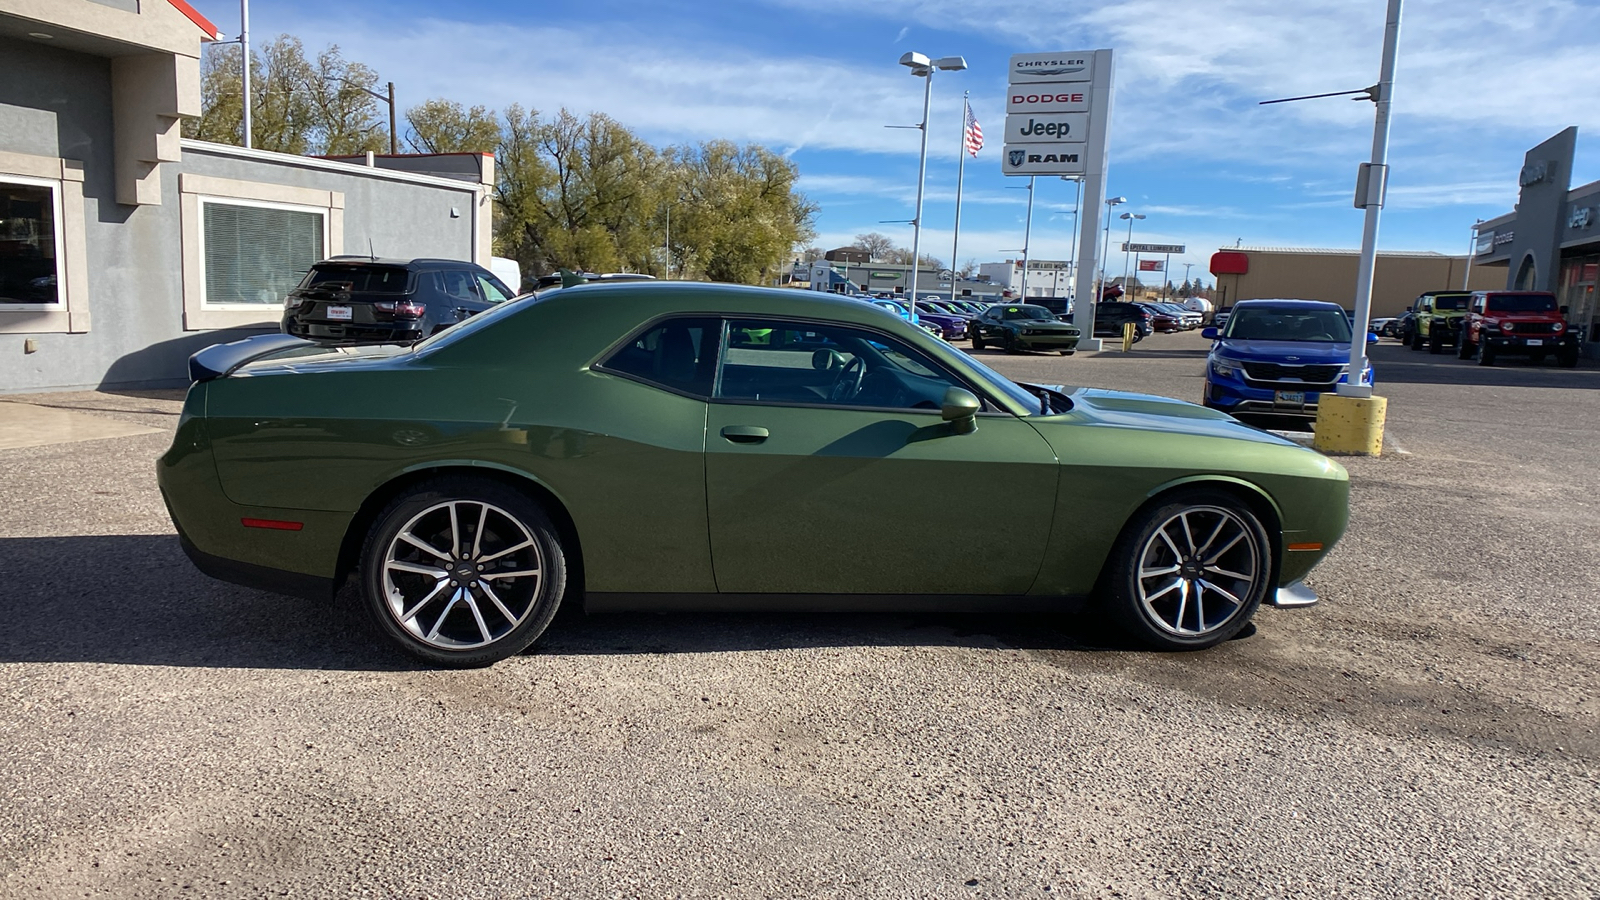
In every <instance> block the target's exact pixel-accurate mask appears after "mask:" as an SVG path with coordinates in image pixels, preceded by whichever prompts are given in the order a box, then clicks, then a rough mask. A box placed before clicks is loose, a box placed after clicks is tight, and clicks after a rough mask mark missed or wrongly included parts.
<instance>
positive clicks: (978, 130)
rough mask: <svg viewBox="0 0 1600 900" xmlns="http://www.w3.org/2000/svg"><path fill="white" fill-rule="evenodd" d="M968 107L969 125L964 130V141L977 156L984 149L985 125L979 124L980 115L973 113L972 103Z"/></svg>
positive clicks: (968, 149)
mask: <svg viewBox="0 0 1600 900" xmlns="http://www.w3.org/2000/svg"><path fill="white" fill-rule="evenodd" d="M966 107H967V127H966V129H965V130H964V131H963V132H962V141H963V143H964V144H965V146H966V148H967V152H968V153H971V154H972V155H973V156H977V155H978V151H979V150H982V149H983V126H981V125H979V124H978V117H977V116H975V115H973V114H972V104H970V103H968V104H966Z"/></svg>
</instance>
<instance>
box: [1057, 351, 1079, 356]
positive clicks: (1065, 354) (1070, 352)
mask: <svg viewBox="0 0 1600 900" xmlns="http://www.w3.org/2000/svg"><path fill="white" fill-rule="evenodd" d="M1076 352H1078V351H1076V350H1062V351H1060V353H1061V355H1062V356H1071V355H1072V354H1074V353H1076Z"/></svg>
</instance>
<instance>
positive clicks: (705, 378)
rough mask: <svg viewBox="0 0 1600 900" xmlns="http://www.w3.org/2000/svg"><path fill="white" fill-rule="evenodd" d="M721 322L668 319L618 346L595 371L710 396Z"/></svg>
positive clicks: (709, 319) (692, 393) (710, 319)
mask: <svg viewBox="0 0 1600 900" xmlns="http://www.w3.org/2000/svg"><path fill="white" fill-rule="evenodd" d="M721 336H722V320H720V319H715V318H709V317H704V316H695V317H684V318H677V319H668V320H667V321H665V322H662V323H660V324H658V325H656V326H654V327H652V328H647V329H645V330H644V331H643V332H640V333H639V334H638V335H637V336H636V337H634V338H633V340H631V341H629V342H627V343H626V344H624V345H622V346H621V347H618V348H617V350H616V351H615V352H614V353H612V354H611V355H610V356H609V357H607V358H606V360H605V362H602V363H601V364H600V365H599V366H598V367H597V368H600V369H603V370H605V371H608V372H616V373H618V374H622V375H627V376H630V377H632V378H634V379H636V380H638V381H643V382H645V383H647V384H653V385H656V386H658V387H664V388H668V389H670V390H674V391H678V392H680V393H684V394H690V395H693V396H695V397H710V396H711V385H712V382H713V380H714V379H715V378H716V373H717V346H718V342H719V340H720V338H721Z"/></svg>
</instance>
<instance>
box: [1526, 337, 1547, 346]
mask: <svg viewBox="0 0 1600 900" xmlns="http://www.w3.org/2000/svg"><path fill="white" fill-rule="evenodd" d="M1528 346H1529V347H1543V346H1544V338H1528Z"/></svg>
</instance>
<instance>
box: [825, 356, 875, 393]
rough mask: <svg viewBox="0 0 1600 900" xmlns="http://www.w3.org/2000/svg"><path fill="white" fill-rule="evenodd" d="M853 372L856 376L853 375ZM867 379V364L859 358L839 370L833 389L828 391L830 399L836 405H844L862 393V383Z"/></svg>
mask: <svg viewBox="0 0 1600 900" xmlns="http://www.w3.org/2000/svg"><path fill="white" fill-rule="evenodd" d="M852 372H854V373H855V374H853V375H852V374H851V373H852ZM866 378H867V362H866V360H865V359H863V358H861V357H859V356H857V357H855V358H854V359H852V360H850V361H849V362H848V363H845V366H844V368H842V369H840V370H839V374H838V376H837V377H835V378H834V379H833V387H831V388H829V389H828V399H829V400H831V401H832V402H834V403H843V402H844V401H846V400H850V399H853V398H854V397H855V396H856V395H857V394H859V393H861V383H862V382H863V381H865V380H866Z"/></svg>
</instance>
